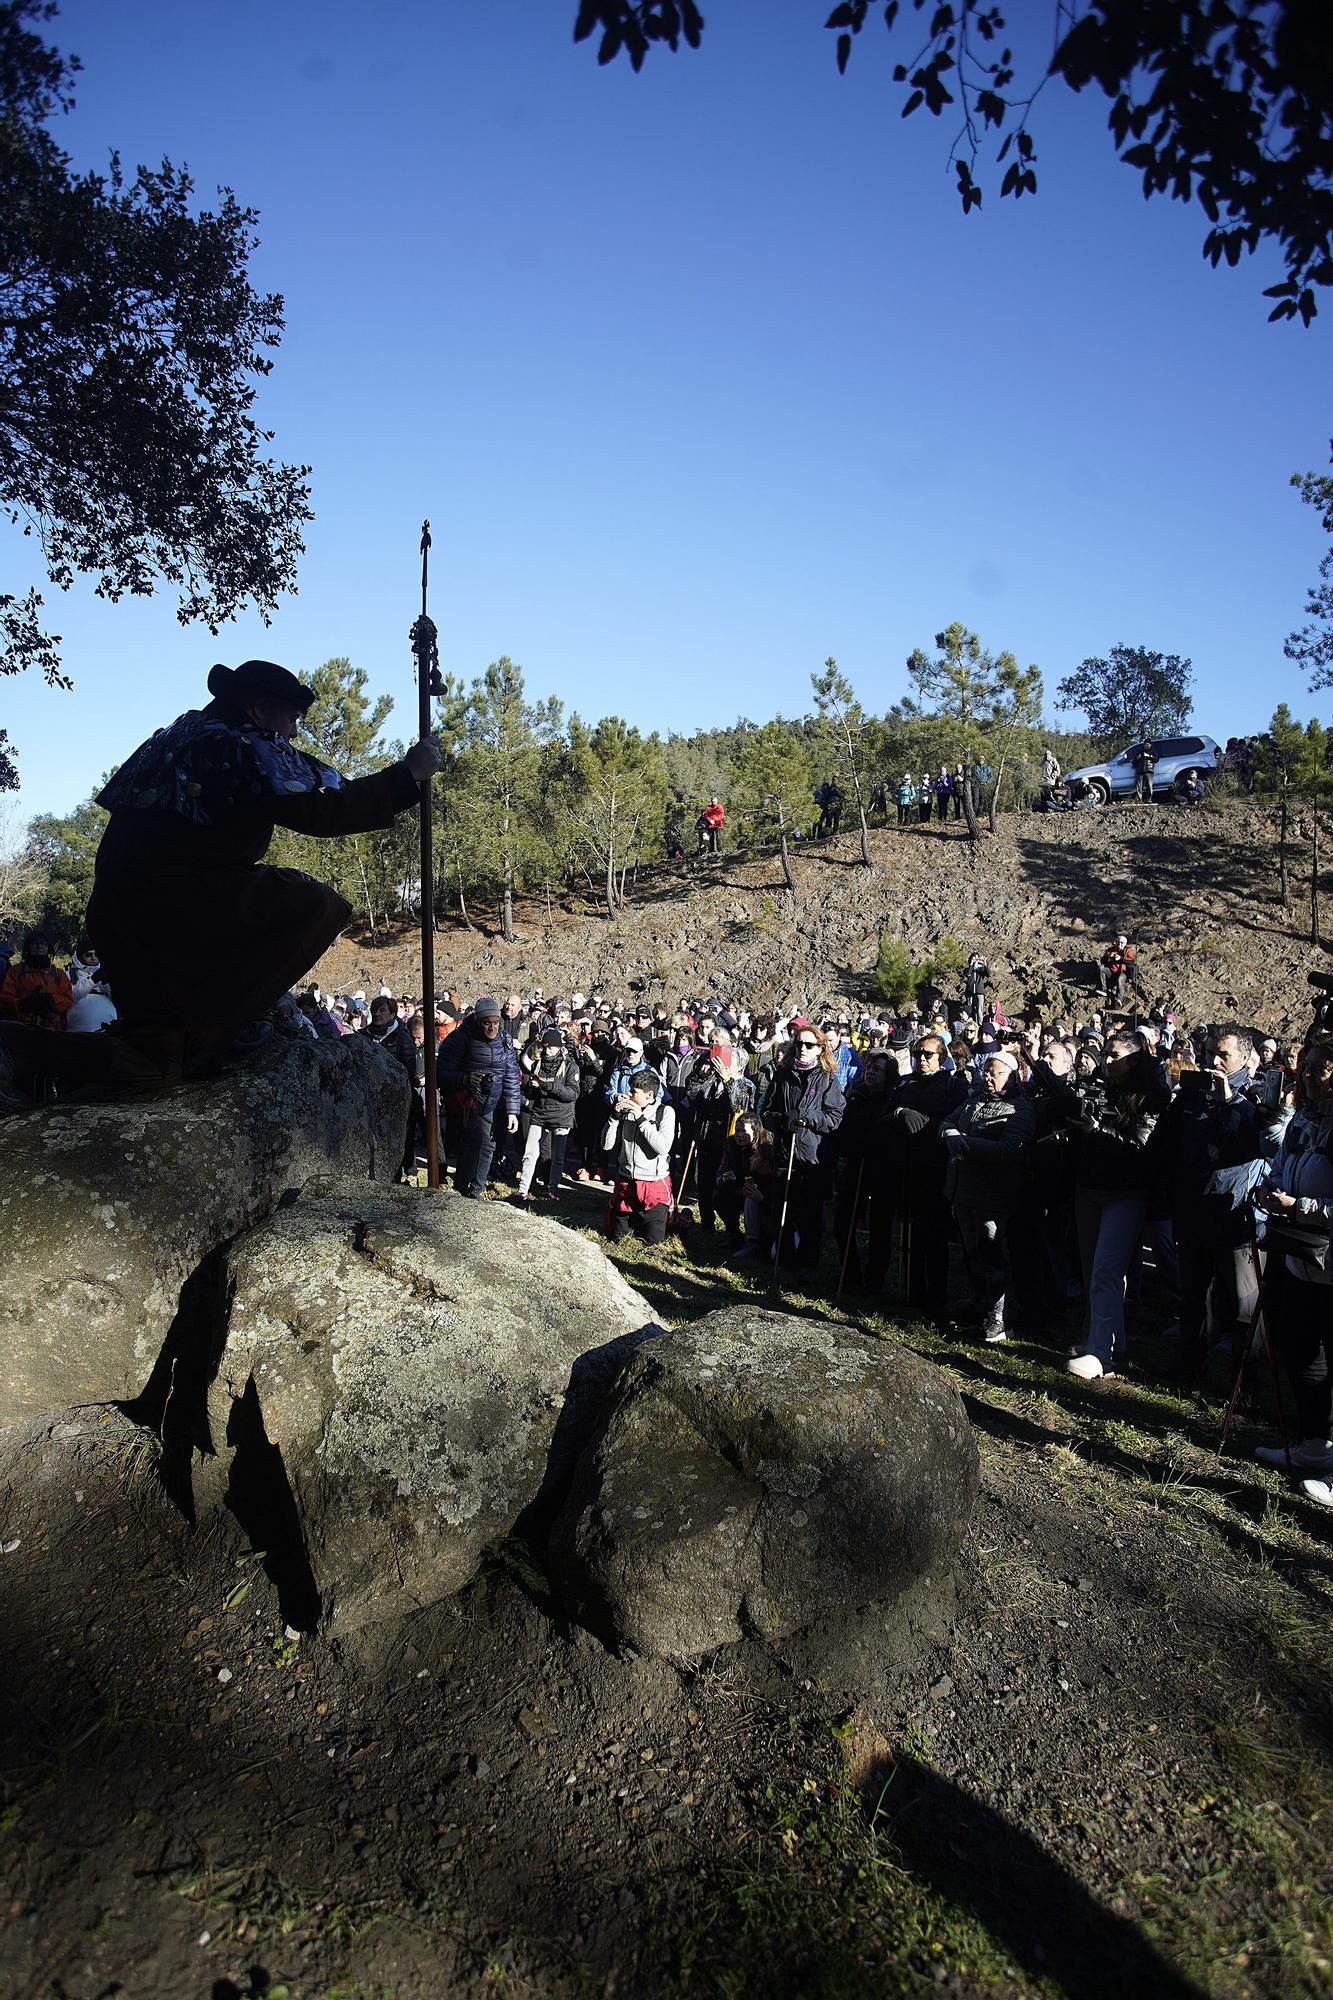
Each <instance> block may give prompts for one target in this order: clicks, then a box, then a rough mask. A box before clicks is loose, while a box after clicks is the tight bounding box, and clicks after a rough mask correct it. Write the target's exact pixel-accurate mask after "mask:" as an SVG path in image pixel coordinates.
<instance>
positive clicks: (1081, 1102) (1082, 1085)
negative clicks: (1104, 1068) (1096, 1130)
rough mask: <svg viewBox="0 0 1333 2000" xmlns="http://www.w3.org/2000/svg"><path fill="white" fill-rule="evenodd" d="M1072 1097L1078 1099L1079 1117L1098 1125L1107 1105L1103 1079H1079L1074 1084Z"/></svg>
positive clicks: (1090, 1077)
mask: <svg viewBox="0 0 1333 2000" xmlns="http://www.w3.org/2000/svg"><path fill="white" fill-rule="evenodd" d="M1074 1095H1075V1097H1076V1098H1077V1099H1078V1108H1079V1114H1080V1116H1081V1117H1083V1118H1090V1119H1091V1120H1092V1122H1093V1123H1094V1124H1100V1123H1101V1121H1102V1119H1103V1118H1104V1117H1105V1116H1106V1110H1107V1105H1108V1103H1109V1099H1108V1097H1107V1093H1106V1082H1105V1079H1104V1078H1102V1077H1100V1076H1084V1077H1079V1078H1078V1079H1077V1081H1076V1082H1075V1084H1074Z"/></svg>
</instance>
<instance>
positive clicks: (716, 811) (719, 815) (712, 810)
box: [702, 805, 727, 826]
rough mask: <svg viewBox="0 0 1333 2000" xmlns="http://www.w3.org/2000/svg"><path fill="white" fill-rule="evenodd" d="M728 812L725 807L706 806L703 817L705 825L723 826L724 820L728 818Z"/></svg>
mask: <svg viewBox="0 0 1333 2000" xmlns="http://www.w3.org/2000/svg"><path fill="white" fill-rule="evenodd" d="M726 811H727V809H726V807H725V806H723V805H709V806H705V807H704V809H703V815H702V817H703V823H704V825H705V826H721V824H722V822H723V820H724V819H725V818H726Z"/></svg>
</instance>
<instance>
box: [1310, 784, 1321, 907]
mask: <svg viewBox="0 0 1333 2000" xmlns="http://www.w3.org/2000/svg"><path fill="white" fill-rule="evenodd" d="M1310 819H1311V851H1310V942H1311V944H1318V942H1319V794H1318V793H1317V792H1316V793H1315V797H1314V811H1313V812H1312V813H1311V815H1310Z"/></svg>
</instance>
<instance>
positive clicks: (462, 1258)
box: [196, 1183, 660, 1631]
mask: <svg viewBox="0 0 1333 2000" xmlns="http://www.w3.org/2000/svg"><path fill="white" fill-rule="evenodd" d="M227 1277H228V1286H229V1289H230V1292H231V1317H230V1323H229V1327H228V1332H227V1339H226V1345H225V1347H224V1349H223V1352H222V1357H221V1361H220V1364H219V1367H218V1372H217V1377H216V1380H215V1381H214V1384H213V1387H212V1390H211V1393H210V1397H209V1425H210V1429H211V1432H212V1437H213V1441H214V1444H215V1446H216V1448H217V1449H218V1451H219V1453H220V1456H219V1459H218V1461H217V1463H216V1466H215V1467H214V1468H213V1471H212V1475H211V1479H210V1473H209V1469H208V1468H207V1467H206V1466H205V1467H204V1468H203V1469H202V1471H201V1473H200V1476H199V1479H198V1481H197V1486H196V1491H197V1493H198V1494H199V1496H200V1498H201V1499H206V1498H207V1497H208V1489H209V1487H210V1484H211V1487H212V1497H213V1498H215V1499H216V1498H217V1497H218V1495H219V1492H220V1485H219V1476H220V1475H221V1474H222V1473H223V1472H225V1471H226V1470H227V1468H228V1464H229V1451H228V1445H229V1443H230V1444H236V1443H237V1442H238V1440H239V1439H241V1438H242V1437H243V1435H244V1432H245V1429H246V1426H247V1424H248V1425H249V1426H250V1427H251V1428H252V1429H253V1426H254V1424H255V1423H256V1421H258V1422H261V1423H262V1434H263V1439H264V1442H265V1444H266V1446H267V1447H268V1448H269V1449H270V1450H271V1449H273V1448H276V1450H277V1451H279V1452H280V1453H281V1459H282V1467H283V1471H284V1473H285V1476H286V1480H287V1482H288V1484H289V1486H290V1491H291V1495H292V1497H293V1499H294V1501H295V1507H296V1516H297V1519H298V1521H299V1524H300V1531H301V1535H302V1537H303V1540H304V1546H305V1555H306V1558H307V1559H308V1563H309V1568H310V1571H311V1574H312V1576H313V1582H314V1587H315V1590H316V1592H317V1593H318V1597H319V1601H320V1607H321V1613H322V1617H323V1620H324V1622H325V1624H326V1626H327V1627H328V1628H329V1629H331V1630H334V1631H348V1630H353V1629H355V1628H357V1627H359V1626H363V1625H365V1624H367V1623H368V1622H369V1621H372V1620H376V1619H382V1618H386V1617H390V1616H395V1615H400V1614H402V1613H405V1612H408V1611H412V1610H415V1609H417V1608H419V1607H421V1606H424V1605H428V1604H431V1603H433V1602H435V1601H436V1600H437V1599H439V1598H441V1597H444V1596H447V1595H448V1594H450V1593H451V1592H453V1591H456V1590H459V1589H461V1588H462V1586H463V1585H464V1584H465V1583H467V1582H468V1581H469V1579H470V1578H471V1577H472V1576H473V1575H474V1574H475V1572H476V1569H477V1566H478V1563H479V1561H480V1559H481V1556H482V1553H483V1551H484V1550H485V1549H486V1547H487V1545H488V1544H490V1543H492V1542H495V1541H498V1540H500V1539H502V1538H503V1537H504V1536H505V1535H507V1534H508V1533H509V1532H510V1530H511V1529H512V1528H513V1527H514V1525H515V1523H516V1522H517V1521H518V1520H519V1517H520V1516H521V1515H523V1514H524V1513H525V1512H526V1511H527V1510H528V1509H530V1508H533V1507H534V1506H536V1507H538V1508H540V1507H541V1505H542V1504H543V1503H553V1501H554V1498H555V1496H556V1495H558V1494H559V1493H560V1491H561V1490H562V1489H563V1488H564V1487H565V1486H566V1485H567V1484H568V1480H569V1477H570V1475H571V1473H572V1469H573V1465H574V1461H575V1458H576V1456H577V1453H578V1450H579V1448H580V1446H581V1444H582V1442H583V1440H584V1439H585V1438H586V1437H587V1435H588V1433H589V1431H590V1429H591V1426H592V1423H593V1420H594V1417H595V1415H596V1413H597V1411H598V1410H599V1409H600V1408H601V1406H602V1404H603V1402H604V1401H605V1397H606V1395H607V1392H608V1390H609V1388H610V1385H611V1382H612V1381H613V1380H614V1378H615V1376H616V1375H617V1373H618V1372H619V1370H620V1369H621V1367H622V1366H623V1365H624V1363H625V1361H626V1360H627V1359H628V1357H629V1355H630V1353H631V1352H632V1350H633V1348H634V1347H635V1346H636V1345H637V1344H638V1343H639V1342H640V1341H641V1340H642V1339H643V1338H644V1334H645V1329H646V1330H647V1331H648V1332H649V1333H653V1334H655V1333H658V1332H660V1329H659V1328H657V1327H656V1326H654V1325H653V1323H652V1314H651V1312H650V1310H649V1308H648V1306H647V1305H646V1304H645V1302H644V1301H643V1299H641V1298H640V1297H639V1295H638V1293H637V1292H635V1291H633V1290H632V1289H631V1288H630V1286H629V1285H628V1284H627V1283H626V1282H625V1280H624V1278H622V1277H621V1275H620V1273H619V1272H618V1271H617V1270H616V1269H615V1267H614V1265H612V1264H611V1263H610V1262H609V1261H608V1260H607V1258H606V1257H605V1256H604V1255H603V1253H602V1251H601V1250H600V1249H599V1248H598V1246H597V1245H596V1244H594V1243H591V1242H588V1241H586V1240H585V1239H584V1238H582V1237H580V1236H576V1235H574V1234H573V1233H572V1232H571V1231H568V1230H563V1229H559V1228H557V1227H556V1226H555V1225H554V1224H553V1223H551V1222H546V1221H542V1220H539V1219H537V1218H535V1217H531V1216H527V1215H522V1214H519V1213H517V1212H516V1211H515V1210H514V1209H513V1208H511V1207H509V1206H508V1205H507V1204H505V1205H501V1204H498V1203H485V1202H478V1201H468V1200H465V1199H464V1198H463V1197H462V1196H460V1195H455V1194H451V1193H441V1194H439V1195H434V1196H430V1197H423V1196H422V1195H421V1194H419V1193H414V1192H413V1191H412V1190H411V1189H390V1188H373V1187H369V1186H367V1185H365V1184H364V1183H361V1184H355V1185H353V1184H347V1183H344V1184H341V1185H334V1184H319V1185H317V1186H315V1187H312V1188H311V1189H310V1190H308V1192H307V1194H306V1196H305V1197H304V1198H303V1199H302V1200H300V1201H298V1202H295V1203H293V1204H292V1205H291V1206H289V1207H287V1208H284V1209H283V1210H281V1211H280V1212H279V1213H278V1214H276V1215H274V1216H272V1217H270V1219H269V1220H268V1221H267V1222H266V1223H265V1224H263V1225H262V1227H260V1228H259V1229H256V1230H253V1231H252V1232H251V1233H250V1234H249V1235H247V1236H245V1237H244V1238H242V1239H241V1241H240V1242H238V1243H237V1244H235V1245H234V1247H233V1249H232V1251H231V1254H230V1257H229V1268H228V1274H227Z"/></svg>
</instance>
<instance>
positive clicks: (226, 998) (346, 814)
mask: <svg viewBox="0 0 1333 2000" xmlns="http://www.w3.org/2000/svg"><path fill="white" fill-rule="evenodd" d="M164 773H166V774H167V777H168V778H169V780H170V782H169V783H164V782H163V775H164ZM182 774H183V775H182ZM418 796H419V788H418V786H417V782H416V780H415V779H414V778H413V777H412V774H411V772H410V771H409V770H408V768H407V766H406V764H405V763H397V764H391V765H389V766H388V768H387V769H386V770H383V771H375V772H373V773H372V774H371V775H370V776H369V777H366V778H354V779H351V780H348V781H346V782H343V781H341V780H340V779H339V778H338V776H337V774H336V773H335V772H332V771H329V770H328V769H327V768H326V767H325V766H322V765H320V764H318V763H317V762H316V760H315V759H314V758H311V757H305V756H303V755H302V753H300V752H298V751H295V750H293V749H291V747H290V746H289V745H286V744H285V743H283V742H282V741H281V739H274V738H272V737H268V736H263V735H261V733H260V732H258V731H255V730H253V729H250V728H247V727H246V726H244V724H243V722H242V721H241V719H240V718H239V717H237V716H235V714H234V712H233V711H230V710H229V709H228V708H227V707H226V706H225V705H224V704H223V703H220V702H213V703H212V704H210V706H209V707H208V708H207V709H205V710H203V711H202V712H201V713H198V714H193V713H192V714H190V715H187V716H182V717H181V718H179V720H178V721H177V722H176V723H174V724H173V725H172V726H171V728H170V729H169V730H164V731H159V733H158V735H157V736H155V737H153V738H151V739H150V741H149V742H148V743H146V744H144V745H142V746H141V747H140V749H138V750H136V751H135V753H134V755H133V757H131V758H130V759H129V761H128V763H126V764H125V765H122V767H121V769H120V770H119V771H117V773H116V775H115V777H114V778H113V779H112V780H111V782H110V784H109V785H108V786H107V787H106V789H105V790H104V792H103V793H102V794H101V803H103V804H105V805H106V806H108V807H109V808H110V811H111V818H110V820H109V821H108V823H107V827H106V831H105V832H104V833H103V835H102V842H101V845H100V847H99V848H98V850H97V864H96V876H95V881H94V887H93V894H92V899H91V901H90V902H89V905H88V918H87V927H88V934H89V936H90V937H92V938H94V939H95V940H96V943H97V948H98V951H99V953H100V955H101V961H102V966H103V971H104V976H105V977H106V979H107V980H108V981H109V983H110V986H111V991H112V993H113V995H114V997H115V1002H116V1007H117V1010H118V1012H119V1014H120V1017H121V1020H122V1021H124V1022H125V1023H127V1024H134V1023H154V1024H158V1025H161V1026H163V1027H174V1026H185V1025H187V1024H188V1026H189V1027H190V1028H191V1029H192V1030H194V1031H196V1032H198V1031H201V1030H202V1031H204V1032H205V1033H206V1032H208V1031H210V1030H216V1031H221V1030H224V1029H225V1030H230V1031H232V1032H235V1030H236V1029H237V1028H238V1027H241V1026H244V1025H245V1024H246V1023H247V1022H249V1021H252V1020H256V1019H257V1018H258V1017H259V1016H260V1015H262V1014H264V1013H265V1012H267V1010H268V1009H269V1008H270V1007H272V1006H273V1004H274V1003H275V1001H277V1000H278V999H279V998H280V997H281V996H282V994H283V993H285V992H287V991H288V989H289V988H290V987H291V986H292V985H293V984H294V982H295V981H296V980H298V979H299V978H300V977H301V976H302V974H303V973H306V972H308V971H309V970H310V967H311V966H312V965H313V964H314V963H315V961H316V959H318V958H319V957H320V955H321V954H322V953H323V952H325V951H326V950H327V949H328V947H329V945H331V944H332V942H333V940H334V939H335V938H336V937H337V935H338V933H339V931H341V930H342V929H343V927H344V925H345V924H346V922H347V920H348V918H349V917H350V915H351V905H350V904H349V903H347V902H346V901H345V900H344V898H343V897H341V896H340V895H339V894H338V893H337V891H336V890H334V889H330V888H328V887H326V886H325V885H324V884H323V883H321V882H316V881H314V880H313V879H312V878H311V877H310V876H309V875H304V874H302V873H301V872H300V871H299V870H298V869H295V868H262V867H260V866H259V863H260V861H261V860H262V859H263V856H264V854H265V853H266V852H267V849H268V845H269V842H270V840H271V839H272V837H273V831H274V828H275V827H277V826H285V827H289V828H290V829H291V830H292V831H293V832H294V833H305V834H312V835H314V836H316V837H317V838H321V839H336V838H338V837H339V836H341V835H345V834H352V833H369V832H371V831H373V830H375V829H377V828H380V827H386V826H388V825H389V824H390V823H391V822H392V821H393V820H394V819H395V818H396V817H397V815H398V814H399V813H400V812H402V811H404V810H405V808H406V807H408V806H410V805H413V804H414V803H415V802H416V800H417V798H418Z"/></svg>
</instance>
